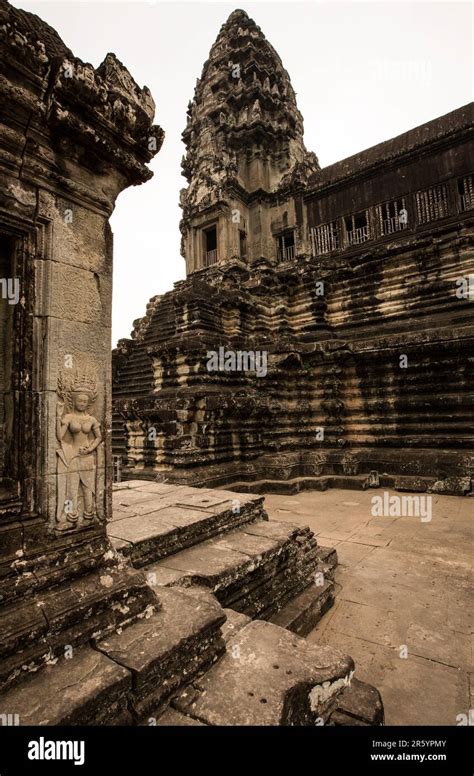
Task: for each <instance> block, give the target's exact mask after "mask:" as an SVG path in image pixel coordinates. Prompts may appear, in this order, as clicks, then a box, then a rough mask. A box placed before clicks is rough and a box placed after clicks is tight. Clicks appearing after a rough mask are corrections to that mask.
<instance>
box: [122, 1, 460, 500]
mask: <svg viewBox="0 0 474 776" xmlns="http://www.w3.org/2000/svg"><path fill="white" fill-rule="evenodd" d="M223 51H224V52H225V51H227V54H228V56H227V58H226V57H225V56H224V54H223V53H222V52H223ZM221 60H222V61H221ZM229 61H231V62H232V63H235V62H238V63H240V66H241V80H242V83H240V82H238V84H237V85H235V84H233V83H232V74H231V75H230V76H229V73H226V70H225V68H226V67H227V64H228V62H229ZM272 61H273V62H274V65H275V72H277V73H279V74H280V79H279V80H278V79H277V83H276V84H273V85H272V80H271V72H270V70H269V68H268V64H269V62H270V63H271V62H272ZM242 93H247V98H248V99H247V102H249V101H255V103H252V104H255V105H257V107H256V108H255V112H254V113H255V115H253V116H252V115H249V112H248V111H246V110H245V108H241V106H240V102H239V100H241V95H242ZM205 97H206V99H204V98H205ZM236 104H237V108H236V107H235V105H236ZM262 106H263V107H262ZM472 116H473V106H472V105H468V106H465V107H463V108H460V109H458V110H456V111H453V112H452V113H450V114H447V115H446V116H442V117H440V118H438V119H435V120H433V121H431V122H429V123H427V124H425V125H423V126H422V127H417V128H415V129H412V130H410V131H408V132H406V133H404V134H403V135H401V136H399V137H397V138H394V139H392V140H389V141H386V142H384V143H381V144H380V145H378V146H374V147H373V148H369V149H367V150H365V151H363V152H361V153H360V154H357V155H355V156H353V157H350V158H349V159H345V160H343V161H341V162H338V163H336V164H333V165H331V166H329V167H327V168H323V169H320V168H319V165H318V163H317V159H316V157H315V156H314V154H309V153H308V152H307V151H306V149H305V147H304V144H303V140H302V119H301V115H300V114H299V112H298V110H297V107H296V102H295V99H294V93H293V91H292V89H291V85H290V83H289V78H288V74H287V73H286V71H282V66H281V60H280V59H279V57H278V55H277V54H276V52H275V51H274V49H272V48H271V46H269V44H268V43H267V42H266V41H265V39H264V37H263V35H262V33H261V31H260V30H259V28H257V27H256V25H255V23H254V22H252V21H251V20H249V19H248V17H247V16H246V14H244V13H243V12H234V14H232V15H231V17H230V18H229V20H228V21H227V23H226V24H225V25H224V26H223V28H222V30H221V32H220V33H219V36H218V39H217V42H216V44H215V45H214V47H213V48H212V49H211V53H210V59H209V61H208V62H207V63H206V64H205V66H204V70H203V75H202V78H201V80H200V81H198V86H197V87H196V93H195V98H194V100H193V102H192V103H191V104H190V108H189V109H188V126H187V128H186V130H185V132H184V134H183V139H184V141H185V144H186V147H187V151H188V153H187V157H186V160H185V162H184V165H183V167H184V171H185V174H186V177H187V179H188V182H189V186H188V188H187V189H186V190H185V191H184V192H183V193H182V197H181V201H182V205H183V221H182V224H181V228H182V233H183V244H184V255H185V257H186V262H187V268H188V277H187V279H186V280H185V281H181V282H179V283H177V284H176V285H175V288H174V290H172V291H170V292H168V293H167V294H165V295H164V296H162V297H154V298H153V299H151V300H150V303H149V305H148V308H147V314H146V316H145V317H144V318H142V319H141V320H139V321H137V322H136V323H135V329H134V331H133V332H132V339H131V340H121V341H120V342H119V343H118V347H117V349H116V350H115V351H114V356H113V370H114V378H113V380H114V382H113V395H114V415H113V451H114V454H115V455H116V456H117V460H119V465H120V467H121V476H125V477H141V478H142V477H150V478H155V477H157V476H158V477H162V478H166V479H169V480H170V481H176V482H181V481H183V482H189V483H195V484H199V485H203V484H207V485H216V486H217V485H223V484H233V487H237V486H238V488H239V489H241V490H242V489H243V488H250V489H253V490H260V489H261V490H265V489H274V490H285V489H290V490H291V489H295V488H302V487H313V488H325V487H327V486H328V485H331V484H333V485H337V484H339V485H342V486H354V487H365V486H366V485H367V483H368V482H369V481H370V482H377V481H380V482H381V483H382V484H383V483H385V484H386V485H392V486H396V487H401V488H408V489H414V490H419V489H421V490H426V489H428V488H434V489H435V490H440V491H443V492H448V493H464V492H467V491H469V490H471V478H472V477H473V467H474V428H473V421H472V408H471V395H472V377H473V355H474V353H473V332H474V329H473V318H472V310H473V309H474V308H473V306H472V300H473V298H474V284H470V280H469V278H470V276H472V273H473V271H474V263H473V247H472V229H473V220H474V210H473V206H474V188H473V175H472V161H471V160H472V156H473V130H472ZM276 127H278V129H279V132H280V133H283V135H284V137H283V138H281V137H279V136H278V137H277V136H276V135H275V132H276V131H277V130H276ZM277 143H281V145H279V146H278V148H279V151H278V158H276V157H275V156H274V152H275V148H276V147H277V146H276V145H275V144H277ZM242 149H244V150H245V160H246V161H245V163H244V162H243V161H242V159H243V157H244V155H243V150H242ZM226 154H227V156H228V157H229V159H227V161H226V158H227V157H226ZM210 159H214V165H215V170H214V168H213V167H212V165H211V163H210V161H209V160H210ZM248 160H251V165H250V166H251V167H252V170H253V171H254V173H255V174H253V175H252V176H251V181H250V182H249V181H247V183H245V173H246V171H248V169H249V164H250V162H249V161H248ZM219 165H220V166H219ZM259 165H260V167H259ZM272 165H274V166H275V169H283V170H284V174H283V175H280V178H279V179H278V180H271V181H269V178H268V166H270V167H272ZM259 169H260V178H259V179H258V180H257V179H256V178H255V175H256V174H257V173H258V170H259ZM272 169H273V168H272ZM213 170H214V172H213ZM216 170H218V174H217V172H216ZM257 178H258V175H257ZM257 184H258V185H257ZM245 186H246V188H245ZM239 203H240V204H239ZM236 213H237V215H238V216H239V218H237V219H236V218H235V215H236ZM249 213H250V214H252V213H253V216H252V218H250V216H249ZM240 215H242V218H240ZM235 221H237V223H235ZM209 224H213V225H214V226H215V228H216V230H217V233H218V249H217V259H216V258H215V257H214V255H212V256H211V255H209V256H208V257H207V258H208V259H212V262H211V263H210V265H209V266H206V262H205V261H203V252H202V251H203V249H202V237H203V230H204V231H205V229H206V228H208V227H209ZM223 225H224V226H223ZM239 230H240V231H241V232H242V231H245V238H246V244H247V249H246V250H245V251H241V253H240V255H239V253H238V251H237V252H236V250H235V246H236V245H237V244H238V236H237V235H238V231H239ZM282 237H283V239H287V238H288V237H289V238H290V240H289V242H287V243H285V242H282ZM222 242H224V244H225V245H224V250H222V248H221V243H222ZM286 245H289V247H285V246H286ZM196 246H198V248H196ZM472 280H473V281H474V278H472ZM471 286H473V287H472V288H471ZM220 348H223V349H224V351H225V352H227V351H230V352H231V354H232V353H233V354H237V353H238V352H239V351H241V352H245V353H248V352H250V351H252V352H256V353H265V354H267V363H266V370H265V375H263V373H262V374H261V375H260V376H257V375H256V373H255V371H251V370H250V371H248V370H247V371H242V370H240V371H239V369H238V366H237V365H236V364H234V365H232V363H231V358H232V357H231V356H229V359H230V360H229V362H228V364H227V367H228V368H227V369H226V365H225V363H224V361H223V362H222V363H221V364H220V365H218V367H217V371H215V370H214V371H209V368H208V367H209V364H208V361H209V358H210V353H211V352H213V351H215V352H219V349H220ZM261 371H262V370H261ZM371 473H372V474H371ZM369 476H370V480H369ZM384 478H385V479H384Z"/></svg>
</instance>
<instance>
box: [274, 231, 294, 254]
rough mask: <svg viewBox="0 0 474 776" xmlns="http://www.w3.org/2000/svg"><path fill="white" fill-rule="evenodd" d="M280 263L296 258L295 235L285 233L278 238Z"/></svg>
mask: <svg viewBox="0 0 474 776" xmlns="http://www.w3.org/2000/svg"><path fill="white" fill-rule="evenodd" d="M277 256H278V261H291V260H292V259H294V258H295V233H294V231H293V230H292V231H289V232H285V233H284V234H281V235H279V237H278V238H277Z"/></svg>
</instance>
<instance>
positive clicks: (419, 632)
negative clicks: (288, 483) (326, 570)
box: [265, 490, 474, 725]
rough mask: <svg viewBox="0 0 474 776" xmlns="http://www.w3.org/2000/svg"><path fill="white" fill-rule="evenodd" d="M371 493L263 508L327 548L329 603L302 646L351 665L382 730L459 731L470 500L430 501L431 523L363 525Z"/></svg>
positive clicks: (277, 501) (464, 697)
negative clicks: (339, 653)
mask: <svg viewBox="0 0 474 776" xmlns="http://www.w3.org/2000/svg"><path fill="white" fill-rule="evenodd" d="M380 493H382V491H381V490H369V491H354V490H328V491H326V492H322V493H319V492H308V491H306V492H302V493H300V494H298V495H295V496H278V495H271V494H270V495H267V496H266V498H265V507H266V509H267V512H268V514H269V517H270V518H271V519H275V520H280V521H284V520H288V521H290V522H293V523H296V524H300V523H301V524H302V525H303V524H304V525H309V526H310V528H311V529H312V530H313V531H314V533H315V534H316V535H317V537H318V542H319V543H320V544H322V545H326V546H330V545H332V546H335V547H336V548H337V552H338V556H339V567H338V569H337V571H336V603H335V605H334V607H333V608H332V609H331V610H330V611H329V612H328V613H327V614H326V615H325V616H324V617H323V619H322V620H321V621H320V623H319V624H318V625H317V626H316V628H315V629H314V630H313V631H312V632H311V633H310V634H309V636H308V639H309V640H310V641H320V642H324V643H327V644H332V645H334V646H337V647H339V648H340V649H342V650H343V651H345V652H347V653H348V654H350V655H352V657H353V658H354V660H355V663H356V666H357V675H358V677H359V678H360V679H361V680H363V681H367V682H370V683H371V684H374V685H375V686H376V687H377V688H378V689H379V691H380V692H381V694H382V698H383V702H384V705H385V718H386V724H387V725H403V724H405V725H456V724H459V720H458V721H457V720H456V717H457V716H458V715H459V714H467V713H468V709H469V708H472V707H473V702H472V701H473V699H472V695H471V699H470V698H469V680H470V679H471V693H472V686H473V685H474V681H473V680H474V674H472V673H471V674H469V671H472V670H473V669H472V667H471V668H470V665H471V666H472V660H471V638H472V637H471V635H470V633H472V627H470V626H471V622H470V621H469V620H470V617H471V613H472V589H471V588H470V584H471V581H472V571H471V569H472V548H473V545H472V527H471V526H472V519H473V512H474V500H473V499H472V498H469V497H466V498H460V497H459V498H458V497H454V496H433V517H432V520H431V522H421V520H420V519H419V518H416V517H400V518H388V517H382V518H380V517H379V518H373V517H371V511H370V510H371V498H372V496H373V495H374V494H380ZM403 645H406V648H407V652H408V655H407V657H406V658H403V657H401V656H400V655H401V654H403V653H404V650H403ZM469 700H470V702H469Z"/></svg>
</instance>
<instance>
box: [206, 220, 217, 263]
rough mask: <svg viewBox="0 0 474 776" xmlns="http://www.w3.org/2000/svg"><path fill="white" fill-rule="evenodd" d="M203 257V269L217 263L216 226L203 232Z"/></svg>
mask: <svg viewBox="0 0 474 776" xmlns="http://www.w3.org/2000/svg"><path fill="white" fill-rule="evenodd" d="M203 255H204V262H203V264H204V266H205V267H210V266H211V264H215V263H216V262H217V226H210V227H209V228H208V229H204V230H203Z"/></svg>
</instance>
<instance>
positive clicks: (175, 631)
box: [96, 588, 225, 724]
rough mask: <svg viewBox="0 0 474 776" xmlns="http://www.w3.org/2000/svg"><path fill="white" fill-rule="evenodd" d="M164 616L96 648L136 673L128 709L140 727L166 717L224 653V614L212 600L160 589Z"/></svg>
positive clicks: (160, 615)
mask: <svg viewBox="0 0 474 776" xmlns="http://www.w3.org/2000/svg"><path fill="white" fill-rule="evenodd" d="M159 600H160V611H159V612H157V613H156V614H154V615H152V616H151V617H150V618H148V619H146V620H142V621H140V622H137V623H135V624H134V625H131V626H130V627H128V628H126V629H125V630H124V631H122V632H119V633H114V634H112V635H111V636H108V637H107V638H106V639H102V640H101V641H98V642H97V643H96V647H97V649H98V650H100V652H102V653H103V654H104V655H105V656H107V657H108V658H110V659H111V660H113V661H114V662H116V663H117V664H119V665H121V666H123V667H125V668H126V669H128V671H130V672H131V676H132V687H131V690H130V695H129V709H130V711H131V714H132V717H133V719H134V721H135V722H137V723H140V722H142V723H145V724H150V722H149V717H150V716H153V717H156V716H158V714H159V713H160V712H161V711H163V709H164V707H165V705H166V703H167V702H168V701H169V699H170V697H171V695H173V694H174V693H176V692H177V691H178V690H179V688H180V687H182V686H183V685H184V684H186V683H188V682H189V681H191V679H193V678H194V677H195V676H196V675H197V674H200V673H202V672H203V671H205V670H206V669H207V668H209V667H210V666H211V665H212V664H213V663H214V662H215V661H216V660H217V659H218V657H219V656H220V655H221V654H223V652H224V649H225V643H224V639H223V636H222V633H221V626H222V625H223V624H224V622H225V614H224V611H223V609H222V607H221V606H219V604H218V603H217V602H216V601H215V600H213V599H212V596H209V595H207V596H198V595H194V594H189V593H188V592H186V591H183V590H179V589H177V588H161V589H160V591H159Z"/></svg>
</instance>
